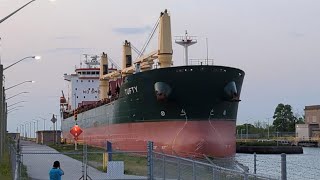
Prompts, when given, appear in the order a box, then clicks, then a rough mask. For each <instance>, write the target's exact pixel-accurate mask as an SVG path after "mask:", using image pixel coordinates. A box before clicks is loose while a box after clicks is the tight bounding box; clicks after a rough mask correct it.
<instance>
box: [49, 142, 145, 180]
mask: <svg viewBox="0 0 320 180" xmlns="http://www.w3.org/2000/svg"><path fill="white" fill-rule="evenodd" d="M49 146H50V147H52V148H54V149H56V150H57V151H59V152H61V153H68V152H79V154H66V155H67V156H69V157H71V158H74V159H77V160H79V161H82V160H83V155H82V154H81V153H82V151H83V146H82V145H78V151H75V150H74V145H73V144H62V145H49ZM87 152H88V154H87V159H88V165H90V166H92V167H94V168H96V169H98V170H100V171H103V172H106V169H103V164H102V163H103V153H105V152H106V151H105V149H103V148H99V147H93V146H87ZM112 160H113V161H123V162H124V173H125V174H130V175H140V176H146V175H147V157H146V156H145V155H144V156H143V155H137V154H132V153H131V154H129V153H116V152H115V153H113V155H112Z"/></svg>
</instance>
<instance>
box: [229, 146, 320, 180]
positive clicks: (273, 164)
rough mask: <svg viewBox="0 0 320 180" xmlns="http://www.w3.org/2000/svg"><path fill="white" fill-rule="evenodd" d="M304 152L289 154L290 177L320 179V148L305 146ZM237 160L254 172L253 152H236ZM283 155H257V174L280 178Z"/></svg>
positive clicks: (288, 168) (288, 170)
mask: <svg viewBox="0 0 320 180" xmlns="http://www.w3.org/2000/svg"><path fill="white" fill-rule="evenodd" d="M303 152H304V153H303V154H295V155H287V178H288V179H290V180H291V179H293V180H295V179H297V180H301V179H320V166H319V165H320V148H307V147H306V148H303ZM235 160H237V161H238V162H240V163H242V164H244V165H246V166H248V167H249V171H250V172H251V173H253V165H254V160H253V154H236V156H235ZM280 165H281V156H280V155H279V154H277V155H269V154H268V155H261V154H258V155H257V174H263V175H267V176H269V177H273V178H277V179H279V178H280V170H281V168H280Z"/></svg>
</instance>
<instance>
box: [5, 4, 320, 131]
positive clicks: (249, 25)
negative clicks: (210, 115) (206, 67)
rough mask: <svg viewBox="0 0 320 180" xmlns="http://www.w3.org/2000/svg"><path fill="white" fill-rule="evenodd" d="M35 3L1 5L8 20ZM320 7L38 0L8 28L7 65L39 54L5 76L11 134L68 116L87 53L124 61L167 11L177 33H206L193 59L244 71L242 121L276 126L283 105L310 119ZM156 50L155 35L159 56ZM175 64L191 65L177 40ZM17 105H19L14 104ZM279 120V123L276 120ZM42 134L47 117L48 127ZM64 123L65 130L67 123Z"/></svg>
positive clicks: (315, 94)
mask: <svg viewBox="0 0 320 180" xmlns="http://www.w3.org/2000/svg"><path fill="white" fill-rule="evenodd" d="M27 2H28V0H0V19H2V18H3V17H5V16H7V15H8V14H10V13H11V12H13V11H14V10H16V9H17V8H19V7H20V6H22V5H23V4H25V3H27ZM319 7H320V1H318V0H241V1H240V0H223V1H222V0H161V1H154V0H137V1H131V0H117V1H115V0H56V1H49V0H36V1H35V2H33V3H31V4H30V5H28V6H27V7H26V8H24V9H22V10H21V11H20V12H18V13H17V14H15V15H13V16H12V17H10V18H9V19H7V20H6V21H4V22H3V23H1V24H0V37H1V39H2V40H1V42H0V55H1V63H2V64H3V66H4V67H6V66H8V65H10V64H11V63H13V62H15V61H17V60H20V59H22V58H24V57H26V56H30V55H41V56H42V60H41V61H39V62H37V61H34V60H31V59H30V60H26V61H23V62H21V63H19V64H17V65H15V66H13V67H11V68H9V69H7V70H6V71H5V72H4V76H5V87H10V86H12V85H15V84H17V83H20V82H22V81H25V80H34V81H36V83H32V84H31V83H25V84H23V85H21V86H17V87H16V88H12V89H10V90H8V91H6V95H7V97H10V96H12V95H15V94H17V93H19V92H22V91H28V92H30V93H28V94H21V95H19V96H17V97H15V98H12V99H10V100H8V105H10V104H14V103H16V102H19V101H27V102H25V103H20V104H19V105H21V106H23V107H20V108H19V110H17V111H13V112H12V113H9V114H8V130H9V132H16V129H17V127H18V126H19V124H21V123H26V122H28V121H34V119H37V120H40V119H39V118H38V117H42V118H45V119H46V120H45V121H46V129H48V128H52V123H51V122H50V121H49V120H50V119H51V116H52V113H54V114H59V97H60V96H61V90H66V83H65V82H64V80H63V74H64V73H68V74H70V73H73V72H74V68H75V65H79V62H80V59H81V56H82V54H97V55H99V54H101V53H102V52H106V53H108V55H109V56H110V57H112V59H114V60H115V61H117V62H118V64H120V59H121V45H122V43H123V41H124V40H126V39H127V40H129V41H130V42H132V44H134V46H135V47H137V48H138V49H141V48H142V46H143V44H144V43H145V41H146V40H147V37H148V35H149V33H150V32H151V29H152V27H153V26H154V24H155V22H156V20H157V19H158V17H159V14H160V12H161V11H163V10H164V9H168V11H169V13H170V15H171V26H172V35H173V36H180V35H183V34H184V32H185V30H188V32H189V35H194V36H197V40H198V43H197V44H195V45H193V46H191V47H190V48H189V58H190V59H204V58H206V38H207V39H208V49H209V51H208V54H209V58H212V59H214V63H215V64H216V65H223V66H231V67H237V68H240V69H242V70H244V71H245V73H246V75H245V79H244V83H243V88H242V94H241V102H240V104H239V111H238V120H237V124H243V123H254V122H257V121H260V122H267V119H268V118H270V117H271V116H272V115H273V113H274V110H275V108H276V106H277V105H278V104H279V103H285V104H290V105H291V106H292V107H293V111H294V113H299V114H300V115H302V114H303V111H304V110H303V109H304V107H305V106H307V105H315V104H320V96H319V92H320V83H319V82H320V81H319V72H320V69H319V67H320V51H319V48H320V21H319V19H320V11H319ZM153 47H156V41H155V39H153V41H152V43H151V46H150V47H149V49H150V50H153V49H154V48H153ZM173 51H174V55H173V61H174V65H175V66H179V65H183V64H184V60H183V48H182V47H181V46H178V45H176V44H173ZM12 107H14V106H12ZM270 123H271V122H270ZM38 125H39V130H41V129H42V128H43V120H40V121H39V124H38ZM59 125H60V123H59V124H58V126H59Z"/></svg>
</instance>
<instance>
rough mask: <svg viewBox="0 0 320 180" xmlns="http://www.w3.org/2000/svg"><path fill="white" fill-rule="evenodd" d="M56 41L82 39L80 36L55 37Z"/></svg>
mask: <svg viewBox="0 0 320 180" xmlns="http://www.w3.org/2000/svg"><path fill="white" fill-rule="evenodd" d="M55 39H56V40H71V39H72V40H74V39H80V36H57V37H55Z"/></svg>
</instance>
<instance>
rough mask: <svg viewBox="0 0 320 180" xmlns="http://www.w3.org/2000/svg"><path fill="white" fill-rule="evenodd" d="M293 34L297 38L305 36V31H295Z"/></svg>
mask: <svg viewBox="0 0 320 180" xmlns="http://www.w3.org/2000/svg"><path fill="white" fill-rule="evenodd" d="M292 35H293V36H294V37H296V38H301V37H304V36H305V34H304V33H299V32H293V33H292Z"/></svg>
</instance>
